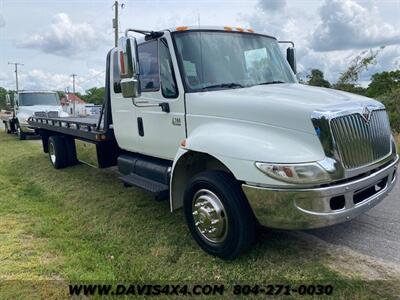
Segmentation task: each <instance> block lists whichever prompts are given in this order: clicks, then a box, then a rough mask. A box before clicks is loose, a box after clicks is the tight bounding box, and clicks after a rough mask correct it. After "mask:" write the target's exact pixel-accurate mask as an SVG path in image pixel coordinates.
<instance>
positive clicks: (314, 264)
mask: <svg viewBox="0 0 400 300" xmlns="http://www.w3.org/2000/svg"><path fill="white" fill-rule="evenodd" d="M335 259H336V258H335V256H334V255H332V253H330V251H328V250H324V249H321V247H315V246H314V245H313V242H312V241H308V240H305V239H304V238H301V237H298V236H296V235H295V234H292V233H288V232H279V231H265V232H264V233H263V234H262V236H261V238H260V241H258V242H257V244H256V245H255V246H254V248H253V249H252V250H251V251H250V252H248V253H246V254H245V255H243V256H241V257H240V258H238V259H236V260H235V261H230V262H226V261H222V260H220V259H217V258H214V257H211V256H209V255H207V254H206V253H204V252H203V251H202V250H200V249H199V248H198V247H197V245H196V244H195V242H194V241H193V239H192V238H191V236H190V234H189V232H188V230H187V228H186V225H185V222H184V218H183V215H182V212H181V211H179V212H176V213H173V214H171V213H170V212H169V204H168V202H167V201H165V202H161V203H158V202H154V201H153V200H152V198H151V197H150V196H149V195H147V194H146V193H144V192H142V191H140V190H138V189H135V188H129V189H127V188H124V187H123V185H122V184H121V182H120V181H119V180H118V175H117V174H116V173H115V171H113V170H99V169H94V168H90V167H89V166H87V165H83V164H80V165H77V166H74V167H70V168H67V169H64V170H55V169H53V168H52V167H51V165H50V163H49V161H48V157H47V155H45V154H44V153H43V152H42V151H41V145H40V143H37V142H33V141H18V140H17V139H16V138H15V137H14V136H10V135H5V134H3V133H1V134H0V299H6V298H15V297H16V295H17V296H18V297H20V298H26V297H32V295H34V294H32V289H33V287H32V288H31V286H30V284H28V283H32V284H34V285H35V284H39V285H40V288H37V287H36V288H35V291H36V293H38V294H37V295H38V297H39V298H47V299H50V298H61V297H63V296H64V295H65V293H66V292H67V286H66V284H65V282H103V283H109V282H116V283H121V282H130V283H134V282H153V283H155V282H158V283H171V282H175V283H188V284H196V283H216V282H220V283H250V284H256V283H258V284H260V283H274V284H279V283H284V284H289V283H295V284H302V283H305V284H311V283H316V282H322V283H332V284H333V285H334V287H335V292H334V297H333V298H338V299H339V298H343V297H345V298H349V297H350V298H355V299H365V298H369V299H376V297H378V296H379V297H382V298H388V299H390V298H392V295H395V294H396V292H397V293H399V290H397V291H393V290H392V289H387V288H388V287H390V286H391V285H392V288H395V287H398V286H399V285H398V283H396V285H394V284H393V282H392V281H390V280H386V281H382V282H378V281H373V280H370V281H365V280H364V279H363V276H362V275H361V274H353V273H350V274H349V272H341V271H340V267H337V266H336V267H335V268H332V267H331V266H332V265H335ZM352 263H357V262H354V261H353V262H352ZM382 279H385V278H382ZM57 283H58V284H57Z"/></svg>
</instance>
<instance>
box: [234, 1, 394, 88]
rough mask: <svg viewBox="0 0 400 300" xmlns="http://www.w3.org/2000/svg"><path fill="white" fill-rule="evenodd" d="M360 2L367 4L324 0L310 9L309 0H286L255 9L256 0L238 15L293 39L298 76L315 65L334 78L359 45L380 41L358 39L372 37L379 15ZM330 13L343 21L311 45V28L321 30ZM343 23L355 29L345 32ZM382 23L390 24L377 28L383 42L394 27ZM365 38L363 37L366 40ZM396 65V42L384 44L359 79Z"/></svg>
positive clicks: (268, 31) (372, 6)
mask: <svg viewBox="0 0 400 300" xmlns="http://www.w3.org/2000/svg"><path fill="white" fill-rule="evenodd" d="M363 3H364V4H363V5H368V7H367V6H365V7H364V6H361V5H360V4H358V3H356V2H354V1H349V0H345V1H342V2H340V3H339V2H337V1H335V0H334V1H326V2H324V3H323V4H322V6H321V7H320V8H319V9H318V8H317V7H315V6H314V5H313V6H312V7H313V10H312V9H309V8H310V3H309V2H301V3H296V5H299V6H303V7H302V8H299V7H296V6H295V3H294V2H288V3H287V5H286V7H285V8H284V9H282V10H280V11H276V12H272V11H271V10H265V9H257V8H259V7H261V8H262V5H261V4H262V2H261V0H259V2H258V3H257V5H256V9H255V10H254V11H253V13H251V14H248V15H242V19H243V20H245V21H246V22H248V23H249V25H250V27H252V28H254V29H255V30H256V31H258V32H263V33H266V34H271V35H273V36H276V37H277V38H278V39H285V40H292V41H294V42H295V44H296V48H297V63H298V68H297V69H298V71H299V72H300V75H302V77H304V75H305V74H306V73H308V72H309V71H310V70H311V69H315V68H318V69H320V70H321V71H323V72H324V74H325V77H326V78H327V79H328V80H329V81H330V82H336V81H337V79H338V77H339V76H340V73H342V72H344V71H345V70H346V69H347V68H348V66H349V64H350V62H351V61H352V59H353V58H354V57H356V56H357V55H358V54H360V52H361V51H362V50H363V49H369V48H374V47H375V46H378V47H379V46H380V45H381V44H380V42H382V41H383V40H382V39H381V40H378V37H377V38H375V40H374V42H373V43H372V42H371V41H370V43H369V44H366V43H364V44H363V43H362V42H361V40H360V39H361V38H362V37H364V38H365V37H366V36H368V38H369V39H372V40H373V37H374V36H375V31H374V30H372V29H373V28H374V26H375V25H373V24H374V23H373V22H374V20H375V21H376V20H379V19H381V16H380V12H379V10H378V9H377V8H376V7H375V3H374V2H369V3H366V2H363ZM302 4H304V5H302ZM307 5H308V6H307ZM335 5H336V6H335ZM326 6H330V7H331V8H332V9H333V6H335V9H336V10H334V11H330V12H329V11H328V9H327V8H325V9H324V7H326ZM331 15H332V18H333V19H336V20H342V21H343V23H344V24H342V25H341V26H339V27H338V28H336V27H333V29H332V30H336V31H334V32H333V31H332V32H330V34H334V36H330V37H329V39H330V40H329V41H327V40H323V41H322V40H319V41H318V45H315V43H316V42H317V40H316V34H315V32H322V26H323V24H325V25H326V26H327V24H331V23H329V22H325V23H324V20H327V19H329V18H330V16H331ZM349 15H353V16H354V18H353V19H354V20H353V23H351V22H350V20H348V16H349ZM333 16H336V17H333ZM361 17H362V18H364V19H365V20H363V19H362V18H361ZM360 18H361V19H360ZM345 20H347V21H345ZM363 22H364V23H363ZM347 23H351V24H352V25H348V24H347ZM371 24H372V25H371ZM326 26H325V27H326ZM332 26H333V25H332ZM346 26H350V27H351V26H354V28H355V30H353V31H350V33H349V29H348V28H347V27H346ZM376 26H377V25H376ZM384 26H385V28H386V27H387V28H391V29H390V30H388V31H387V32H380V34H381V35H382V36H383V37H385V39H386V40H385V41H386V42H387V41H388V39H387V38H388V37H390V36H393V35H394V34H393V33H391V32H394V28H395V27H394V26H392V25H388V24H384ZM351 28H352V27H351ZM355 34H358V36H359V37H361V38H359V39H358V40H357V39H356V38H355V37H352V35H355ZM349 35H350V37H349ZM399 35H400V32H399ZM343 36H346V38H345V39H346V40H345V41H343V42H341V43H342V45H339V46H337V45H336V46H334V45H335V43H336V44H337V43H339V41H341V40H342V39H344V38H343ZM376 36H377V35H376ZM319 37H320V39H322V37H324V38H325V39H328V35H325V36H324V35H322V33H321V35H319ZM368 38H366V39H367V40H368ZM331 40H332V41H331ZM378 41H379V42H378ZM375 44H376V45H375ZM344 45H345V46H346V47H344ZM318 47H326V48H327V49H326V50H324V51H320V50H321V49H318V51H317V50H316V49H315V48H318ZM396 68H397V69H398V68H400V46H397V45H392V46H388V47H386V48H385V49H384V50H383V51H381V53H380V54H379V56H378V60H377V64H376V65H374V66H371V67H370V68H369V69H368V70H366V71H364V72H363V73H362V74H361V78H360V81H369V80H370V77H371V75H372V74H373V73H375V72H382V71H387V70H393V69H396Z"/></svg>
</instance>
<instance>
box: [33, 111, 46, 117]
mask: <svg viewBox="0 0 400 300" xmlns="http://www.w3.org/2000/svg"><path fill="white" fill-rule="evenodd" d="M35 117H39V118H46V117H47V115H46V112H45V111H36V112H35Z"/></svg>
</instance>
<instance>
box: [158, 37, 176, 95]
mask: <svg viewBox="0 0 400 300" xmlns="http://www.w3.org/2000/svg"><path fill="white" fill-rule="evenodd" d="M159 45H160V75H161V91H162V95H163V96H164V97H165V98H176V97H177V96H178V89H177V87H176V80H175V74H174V69H173V66H172V60H171V54H170V52H169V48H168V43H167V40H166V39H164V38H163V39H160V43H159Z"/></svg>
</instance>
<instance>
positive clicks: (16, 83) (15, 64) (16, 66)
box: [8, 62, 24, 93]
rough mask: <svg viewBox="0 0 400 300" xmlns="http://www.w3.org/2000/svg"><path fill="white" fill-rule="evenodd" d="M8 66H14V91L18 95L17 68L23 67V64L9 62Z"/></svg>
mask: <svg viewBox="0 0 400 300" xmlns="http://www.w3.org/2000/svg"><path fill="white" fill-rule="evenodd" d="M8 64H9V65H14V66H15V87H16V91H17V93H18V66H23V65H24V64H21V63H18V62H9V63H8Z"/></svg>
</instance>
